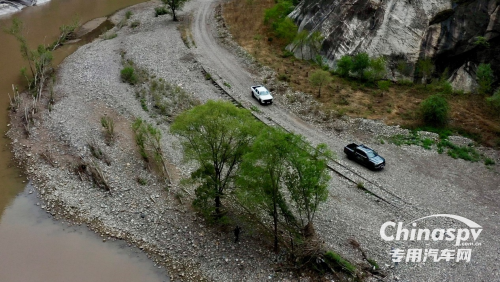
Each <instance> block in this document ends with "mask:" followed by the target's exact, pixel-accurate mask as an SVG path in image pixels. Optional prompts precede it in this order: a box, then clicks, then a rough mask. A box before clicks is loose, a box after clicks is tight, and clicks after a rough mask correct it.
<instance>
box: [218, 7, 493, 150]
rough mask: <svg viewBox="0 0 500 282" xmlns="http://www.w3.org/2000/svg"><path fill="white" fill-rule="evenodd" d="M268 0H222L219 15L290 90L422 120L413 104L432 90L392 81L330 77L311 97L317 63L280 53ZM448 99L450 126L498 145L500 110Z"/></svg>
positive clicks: (359, 113) (345, 106) (356, 109)
mask: <svg viewBox="0 0 500 282" xmlns="http://www.w3.org/2000/svg"><path fill="white" fill-rule="evenodd" d="M274 3H275V1H274V0H234V1H231V2H228V3H226V4H224V6H223V17H224V19H225V22H226V24H227V25H228V28H229V31H230V32H231V34H232V36H233V38H234V40H235V41H236V42H237V43H238V44H239V45H241V46H242V47H243V48H245V49H246V50H247V52H248V53H250V54H251V55H253V56H254V57H255V58H256V59H257V61H259V62H260V63H261V64H262V65H266V66H269V67H271V68H272V69H274V70H275V71H276V73H277V79H280V77H281V78H282V80H283V79H285V78H288V79H287V81H288V80H289V85H290V86H291V87H292V88H293V89H294V90H297V91H302V92H304V93H310V95H311V96H313V97H314V98H315V99H316V100H318V101H319V102H321V104H322V106H321V108H322V110H324V111H330V110H334V111H336V112H337V113H341V114H347V115H349V116H351V117H364V118H370V119H380V120H383V121H384V122H385V123H386V124H389V125H395V124H399V125H402V126H406V127H418V126H421V125H422V124H421V121H420V118H419V115H418V108H419V104H420V102H421V101H422V100H424V99H425V98H427V97H428V96H429V95H432V94H435V91H430V90H429V89H424V88H423V86H419V85H417V86H400V85H393V86H391V88H390V89H389V90H388V91H385V92H382V91H380V90H379V89H377V87H376V86H364V85H361V84H360V83H359V82H358V81H355V80H350V79H343V78H340V77H337V76H334V77H333V80H332V82H330V83H329V84H328V85H326V86H324V87H323V88H322V90H321V93H322V94H321V98H317V97H316V93H317V92H318V90H317V88H314V87H312V86H311V84H310V82H309V74H311V73H312V72H314V70H316V69H318V68H319V67H318V66H317V65H315V64H314V63H311V62H307V61H302V60H299V59H296V58H293V57H288V58H284V57H282V55H283V50H284V47H285V46H284V44H283V42H282V41H280V40H278V39H277V38H275V37H274V36H273V35H272V33H271V31H270V29H269V28H268V27H266V26H265V25H264V22H263V18H264V11H265V9H268V8H270V7H272V6H273V5H274ZM448 101H449V102H450V108H451V113H452V114H451V120H450V127H452V128H454V129H457V130H458V131H459V132H461V133H465V134H468V135H472V136H476V139H477V141H480V142H481V143H483V144H485V145H488V146H500V115H498V113H495V112H493V111H492V110H491V109H490V108H489V106H488V105H487V104H486V103H485V102H484V97H482V96H478V95H462V96H453V97H450V99H448Z"/></svg>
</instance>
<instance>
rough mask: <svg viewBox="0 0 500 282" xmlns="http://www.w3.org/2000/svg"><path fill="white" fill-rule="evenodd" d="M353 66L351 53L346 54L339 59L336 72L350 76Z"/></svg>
mask: <svg viewBox="0 0 500 282" xmlns="http://www.w3.org/2000/svg"><path fill="white" fill-rule="evenodd" d="M352 67H353V61H352V57H351V56H349V55H344V56H342V57H341V58H340V60H338V61H337V70H336V72H337V73H338V74H339V75H340V76H343V77H347V76H349V73H350V72H351V70H352Z"/></svg>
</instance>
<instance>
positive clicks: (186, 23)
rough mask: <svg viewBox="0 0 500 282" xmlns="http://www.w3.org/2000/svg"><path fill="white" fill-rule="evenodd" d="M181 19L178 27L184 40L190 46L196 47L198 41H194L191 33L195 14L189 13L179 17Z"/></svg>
mask: <svg viewBox="0 0 500 282" xmlns="http://www.w3.org/2000/svg"><path fill="white" fill-rule="evenodd" d="M179 20H180V24H179V26H178V27H177V29H178V30H179V32H180V34H181V39H182V41H183V42H184V44H185V45H186V47H188V48H191V47H195V46H196V43H195V42H194V39H193V34H192V33H191V23H192V20H193V15H192V14H189V15H185V16H183V17H179Z"/></svg>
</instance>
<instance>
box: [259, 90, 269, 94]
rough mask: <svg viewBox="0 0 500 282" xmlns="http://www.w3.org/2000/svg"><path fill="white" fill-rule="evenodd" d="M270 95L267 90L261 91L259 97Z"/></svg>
mask: <svg viewBox="0 0 500 282" xmlns="http://www.w3.org/2000/svg"><path fill="white" fill-rule="evenodd" d="M268 94H269V91H267V90H260V91H259V95H268Z"/></svg>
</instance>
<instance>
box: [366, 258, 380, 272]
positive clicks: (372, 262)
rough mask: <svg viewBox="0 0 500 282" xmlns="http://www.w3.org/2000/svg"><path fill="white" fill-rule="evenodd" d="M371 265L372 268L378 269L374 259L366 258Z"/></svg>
mask: <svg viewBox="0 0 500 282" xmlns="http://www.w3.org/2000/svg"><path fill="white" fill-rule="evenodd" d="M366 260H367V261H368V263H369V264H371V266H373V269H380V266H379V265H378V263H377V262H376V261H375V260H374V259H368V258H367V259H366Z"/></svg>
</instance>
